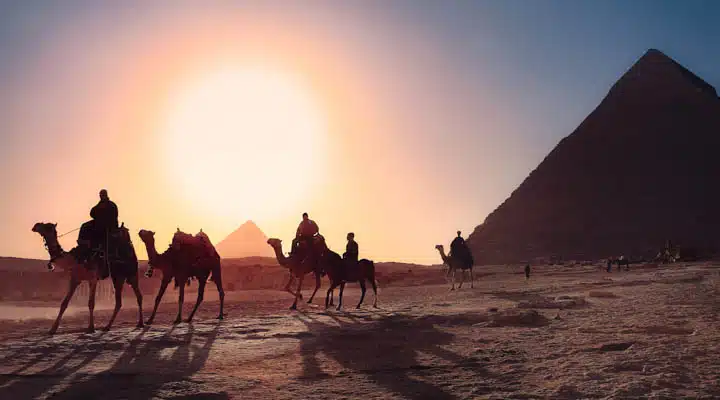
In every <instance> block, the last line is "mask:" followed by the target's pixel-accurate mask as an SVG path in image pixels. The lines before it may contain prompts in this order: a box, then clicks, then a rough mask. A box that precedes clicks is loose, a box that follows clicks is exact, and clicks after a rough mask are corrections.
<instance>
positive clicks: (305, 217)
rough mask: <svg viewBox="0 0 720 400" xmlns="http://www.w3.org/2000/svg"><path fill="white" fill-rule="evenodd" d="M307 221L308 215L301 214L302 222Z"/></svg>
mask: <svg viewBox="0 0 720 400" xmlns="http://www.w3.org/2000/svg"><path fill="white" fill-rule="evenodd" d="M307 219H308V213H303V221H307Z"/></svg>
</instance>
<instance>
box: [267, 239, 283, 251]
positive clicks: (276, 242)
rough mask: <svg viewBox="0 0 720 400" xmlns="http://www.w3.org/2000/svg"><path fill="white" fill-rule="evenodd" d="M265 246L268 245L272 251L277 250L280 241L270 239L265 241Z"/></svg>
mask: <svg viewBox="0 0 720 400" xmlns="http://www.w3.org/2000/svg"><path fill="white" fill-rule="evenodd" d="M267 244H269V245H270V247H272V248H273V249H279V248H280V247H281V246H282V240H280V239H275V238H270V239H268V240H267Z"/></svg>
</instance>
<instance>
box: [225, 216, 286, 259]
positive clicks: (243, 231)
mask: <svg viewBox="0 0 720 400" xmlns="http://www.w3.org/2000/svg"><path fill="white" fill-rule="evenodd" d="M267 239H268V238H267V236H265V233H263V231H262V230H261V229H260V228H259V227H258V226H257V225H256V224H255V223H254V222H253V221H247V222H245V223H244V224H242V225H240V227H239V228H237V229H236V230H235V231H234V232H232V233H231V234H230V235H228V236H227V237H226V238H225V239H223V240H221V241H220V242H219V243H218V244H217V245H216V246H215V248H216V249H217V251H218V253H220V256H221V257H222V258H243V257H255V256H258V257H274V253H273V252H272V249H271V248H270V246H269V245H268V244H267Z"/></svg>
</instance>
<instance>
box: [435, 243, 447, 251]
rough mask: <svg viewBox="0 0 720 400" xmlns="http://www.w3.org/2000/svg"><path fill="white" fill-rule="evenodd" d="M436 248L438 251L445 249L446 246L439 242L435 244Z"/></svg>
mask: <svg viewBox="0 0 720 400" xmlns="http://www.w3.org/2000/svg"><path fill="white" fill-rule="evenodd" d="M435 249H436V250H437V251H445V246H443V245H441V244H439V245H436V246H435Z"/></svg>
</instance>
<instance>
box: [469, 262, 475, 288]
mask: <svg viewBox="0 0 720 400" xmlns="http://www.w3.org/2000/svg"><path fill="white" fill-rule="evenodd" d="M472 270H473V269H472V267H470V289H472V288H473V282H474V281H475V277H474V276H473V271H472Z"/></svg>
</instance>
